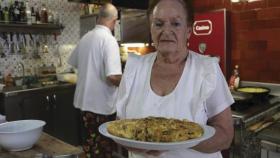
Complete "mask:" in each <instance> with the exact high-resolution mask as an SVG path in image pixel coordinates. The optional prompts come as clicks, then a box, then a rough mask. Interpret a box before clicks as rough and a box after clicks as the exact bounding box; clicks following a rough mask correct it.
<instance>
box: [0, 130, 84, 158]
mask: <svg viewBox="0 0 280 158" xmlns="http://www.w3.org/2000/svg"><path fill="white" fill-rule="evenodd" d="M38 154H47V155H52V156H58V155H69V154H79V156H80V158H83V157H84V155H83V151H82V149H80V148H78V147H75V146H72V145H70V144H67V143H65V142H63V141H61V140H59V139H57V138H55V137H52V136H50V135H48V134H46V133H43V134H42V135H41V137H40V139H39V140H38V142H37V143H36V144H35V145H34V146H33V147H32V148H31V149H29V150H25V151H18V152H9V151H6V150H4V149H1V148H0V155H1V156H0V157H1V158H35V157H36V155H38ZM36 158H37V157H36Z"/></svg>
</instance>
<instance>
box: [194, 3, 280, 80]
mask: <svg viewBox="0 0 280 158" xmlns="http://www.w3.org/2000/svg"><path fill="white" fill-rule="evenodd" d="M241 1H242V2H238V3H232V2H231V1H230V0H195V3H194V5H195V8H196V10H197V11H209V10H215V9H220V8H227V10H229V12H230V15H231V22H230V26H231V28H232V30H231V39H230V45H231V54H232V55H231V56H232V63H231V67H232V68H233V66H234V65H235V64H238V65H240V73H241V79H242V80H248V81H257V82H272V83H280V0H257V1H252V2H245V1H244V0H241Z"/></svg>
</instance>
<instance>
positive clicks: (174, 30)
mask: <svg viewBox="0 0 280 158" xmlns="http://www.w3.org/2000/svg"><path fill="white" fill-rule="evenodd" d="M150 18H151V34H152V40H153V42H154V44H155V47H156V49H157V50H158V51H159V52H161V53H172V52H180V51H185V50H186V47H187V40H188V38H189V36H190V33H191V27H189V26H188V23H187V20H186V19H187V15H186V12H185V9H184V6H183V5H182V4H181V3H180V2H179V1H178V0H161V1H160V2H159V3H158V4H157V5H156V7H155V8H154V10H153V12H152V15H151V17H150Z"/></svg>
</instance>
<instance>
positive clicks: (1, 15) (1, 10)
mask: <svg viewBox="0 0 280 158" xmlns="http://www.w3.org/2000/svg"><path fill="white" fill-rule="evenodd" d="M1 4H2V1H1V0H0V21H4V15H3V9H2V6H1Z"/></svg>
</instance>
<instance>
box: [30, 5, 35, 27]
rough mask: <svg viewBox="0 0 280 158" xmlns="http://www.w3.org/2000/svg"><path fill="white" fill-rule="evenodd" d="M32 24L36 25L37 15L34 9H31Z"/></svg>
mask: <svg viewBox="0 0 280 158" xmlns="http://www.w3.org/2000/svg"><path fill="white" fill-rule="evenodd" d="M31 23H32V24H35V23H36V13H35V9H34V7H31Z"/></svg>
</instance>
